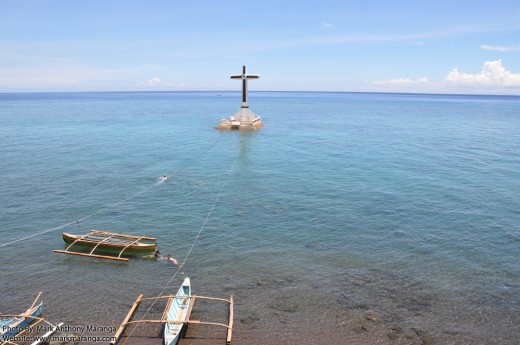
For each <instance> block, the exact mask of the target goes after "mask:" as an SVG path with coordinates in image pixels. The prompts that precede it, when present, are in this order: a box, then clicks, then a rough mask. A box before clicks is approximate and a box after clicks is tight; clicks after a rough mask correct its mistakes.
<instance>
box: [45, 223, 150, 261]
mask: <svg viewBox="0 0 520 345" xmlns="http://www.w3.org/2000/svg"><path fill="white" fill-rule="evenodd" d="M63 240H64V241H65V243H67V244H68V246H67V248H66V249H65V250H54V252H56V253H63V254H72V255H81V256H90V257H95V258H101V259H112V260H120V261H128V258H127V257H123V253H124V254H125V256H146V255H148V254H150V253H153V251H154V250H155V249H156V248H157V243H156V238H155V237H148V236H134V235H126V234H118V233H115V232H107V231H100V230H91V231H90V233H88V234H85V235H73V234H69V233H66V232H64V233H63ZM72 247H75V248H77V250H75V251H73V250H70V249H71V248H72Z"/></svg>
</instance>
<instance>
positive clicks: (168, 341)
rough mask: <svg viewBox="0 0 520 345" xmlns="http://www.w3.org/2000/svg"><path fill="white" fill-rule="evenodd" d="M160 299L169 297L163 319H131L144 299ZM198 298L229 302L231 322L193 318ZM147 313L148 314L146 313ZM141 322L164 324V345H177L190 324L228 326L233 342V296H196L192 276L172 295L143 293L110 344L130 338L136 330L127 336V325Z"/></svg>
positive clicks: (228, 340)
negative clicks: (148, 296) (193, 291)
mask: <svg viewBox="0 0 520 345" xmlns="http://www.w3.org/2000/svg"><path fill="white" fill-rule="evenodd" d="M159 299H167V303H166V307H165V309H164V312H163V314H162V317H161V319H159V320H143V319H142V318H141V319H139V320H135V321H131V319H132V317H133V315H134V313H135V312H136V310H137V308H138V307H139V304H140V303H141V302H142V301H146V300H153V301H154V302H153V303H154V304H155V302H156V301H157V300H159ZM196 299H206V300H213V301H222V302H226V303H228V304H229V322H228V324H223V323H216V322H202V321H198V320H191V319H190V316H191V311H192V310H193V306H194V304H195V300H196ZM145 315H146V314H145ZM139 323H161V324H164V332H163V344H164V345H176V344H177V342H178V341H179V339H180V338H181V336H183V334H185V333H186V330H187V327H188V325H190V324H199V325H213V326H221V327H225V328H227V338H226V344H228V345H230V344H231V337H232V332H233V296H231V297H230V298H229V300H227V299H224V298H214V297H205V296H195V295H192V294H191V283H190V278H186V279H184V282H183V283H182V285H181V287H180V288H179V291H177V294H176V295H171V296H159V297H150V298H143V295H142V294H141V295H139V297H137V299H136V301H135V302H134V304H133V306H132V308H130V311H129V312H128V314H127V315H126V317H125V319H124V320H123V323H122V324H121V326H120V327H119V329H118V330H117V332H116V334H115V335H114V337H113V339H114V340H113V341H112V342H111V343H110V345H115V344H120V341H121V339H123V338H125V337H126V338H125V339H126V340H128V339H129V338H128V337H130V336H131V334H132V333H134V330H135V328H134V330H132V331H131V332H130V335H128V336H125V335H124V332H125V329H126V327H127V326H130V325H137V324H139ZM122 343H126V341H122Z"/></svg>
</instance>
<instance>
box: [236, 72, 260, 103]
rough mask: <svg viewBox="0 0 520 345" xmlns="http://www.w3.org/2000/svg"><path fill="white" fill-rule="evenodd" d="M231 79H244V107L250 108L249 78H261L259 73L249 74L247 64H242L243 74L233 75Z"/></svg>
mask: <svg viewBox="0 0 520 345" xmlns="http://www.w3.org/2000/svg"><path fill="white" fill-rule="evenodd" d="M230 78H231V79H242V108H249V105H248V104H247V80H248V79H259V78H260V76H259V75H255V74H247V72H246V66H242V74H238V75H232V76H231V77H230Z"/></svg>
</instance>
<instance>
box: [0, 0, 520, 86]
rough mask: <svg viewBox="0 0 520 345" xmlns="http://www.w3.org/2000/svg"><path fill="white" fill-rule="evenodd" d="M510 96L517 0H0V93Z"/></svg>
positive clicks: (519, 26)
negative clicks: (249, 77)
mask: <svg viewBox="0 0 520 345" xmlns="http://www.w3.org/2000/svg"><path fill="white" fill-rule="evenodd" d="M244 64H245V65H247V66H248V71H249V72H251V73H257V74H260V76H261V79H260V80H258V81H253V82H251V83H250V89H251V90H287V91H289V90H309V91H314V90H315V91H382V92H434V93H486V94H515V95H518V94H520V0H493V1H491V0H485V1H483V0H450V1H447V0H435V1H426V0H425V1H405V0H402V1H397V0H395V1H385V0H380V1H371V0H365V1H359V0H356V1H349V0H343V1H329V0H320V1H306V0H300V1H283V0H278V1H271V0H262V1H234V0H230V1H225V0H222V1H197V0H193V1H179V0H167V1H166V0H141V1H137V0H125V1H121V0H88V1H87V0H85V1H72V0H47V1H43V0H41V1H35V0H25V1H19V0H0V92H20V91H22V92H23V91H29V92H30V91H127V90H135V91H139V90H149V91H153V90H162V91H167V90H223V91H224V90H238V89H239V88H240V85H239V83H238V82H236V81H233V80H229V75H230V74H236V73H239V72H240V71H241V66H242V65H244Z"/></svg>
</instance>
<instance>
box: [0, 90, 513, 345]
mask: <svg viewBox="0 0 520 345" xmlns="http://www.w3.org/2000/svg"><path fill="white" fill-rule="evenodd" d="M239 105H240V94H239V93H235V92H225V93H219V92H172V93H167V92H164V93H48V94H46V93H40V94H0V205H1V206H2V207H1V208H0V262H1V263H2V269H0V312H3V313H8V312H21V311H23V310H25V308H26V307H27V306H28V305H30V303H31V302H32V299H33V298H34V296H35V295H36V293H37V292H38V291H43V292H44V294H43V300H44V311H45V315H46V317H47V318H48V319H49V320H51V321H55V322H57V321H64V322H66V323H68V324H71V325H96V326H118V325H119V323H121V322H122V320H123V318H124V316H125V315H126V313H127V311H128V309H129V308H130V306H131V305H132V303H133V301H134V300H135V298H136V297H137V295H138V294H140V293H144V294H145V295H147V296H154V295H157V294H159V293H161V292H163V291H165V293H175V292H176V291H177V289H178V286H179V285H180V283H181V282H182V280H183V279H184V277H186V276H189V277H190V278H191V280H192V285H193V292H194V293H195V294H199V295H209V296H215V297H228V296H229V295H231V294H233V295H234V299H235V303H236V304H235V326H234V343H235V344H259V343H263V344H345V343H348V344H421V343H422V344H518V341H519V340H518V339H519V335H520V332H519V329H518V324H520V97H515V96H462V95H460V96H459V95H415V94H376V93H305V92H298V93H291V92H252V93H251V94H250V106H251V108H252V110H253V111H254V112H255V113H257V114H259V115H261V116H262V119H263V122H264V124H265V126H264V128H262V129H261V130H260V131H257V132H239V131H228V132H219V131H217V130H215V129H213V126H214V125H216V124H217V123H218V121H219V120H220V119H221V118H224V117H227V116H229V115H232V114H233V113H234V112H235V111H237V110H238V107H239ZM162 175H171V178H170V179H169V180H168V181H166V182H160V181H159V179H158V178H159V177H160V176H162ZM76 221H77V222H76ZM90 229H102V230H106V231H114V232H123V233H130V234H145V235H149V236H154V237H157V238H158V246H159V249H160V250H161V252H162V253H163V254H168V253H171V254H172V255H173V257H175V258H177V259H179V260H181V261H182V260H184V258H185V257H186V256H187V255H188V258H187V261H186V262H185V265H184V266H183V267H182V269H181V270H180V271H179V272H177V267H175V266H173V265H170V264H166V263H165V262H164V261H155V260H144V259H136V260H131V261H130V262H128V263H118V262H112V261H110V262H108V261H105V260H96V259H89V258H82V257H74V256H67V255H61V254H56V253H54V252H53V251H52V250H53V249H63V248H64V243H63V241H62V238H61V232H62V231H67V232H73V233H85V232H87V231H89V230H90ZM37 234H38V235H37ZM33 235H34V237H30V236H33ZM26 237H27V238H26ZM23 238H26V239H24V240H20V239H23ZM201 307H203V305H202V304H201ZM194 313H195V314H196V313H199V315H200V316H201V317H204V316H210V315H209V314H205V312H204V309H203V308H202V309H201V310H200V311H197V310H196V311H195V312H194ZM213 321H215V320H213ZM221 321H222V320H221ZM204 334H206V333H204V332H203V333H202V335H200V333H197V329H196V327H193V326H190V335H191V337H190V338H189V339H186V340H183V341H182V342H181V343H180V344H182V343H184V344H187V343H191V344H199V343H205V342H207V343H215V341H216V343H219V342H218V341H220V340H217V339H212V338H211V337H206V338H205V337H204ZM220 339H221V343H223V342H224V340H223V338H220Z"/></svg>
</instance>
